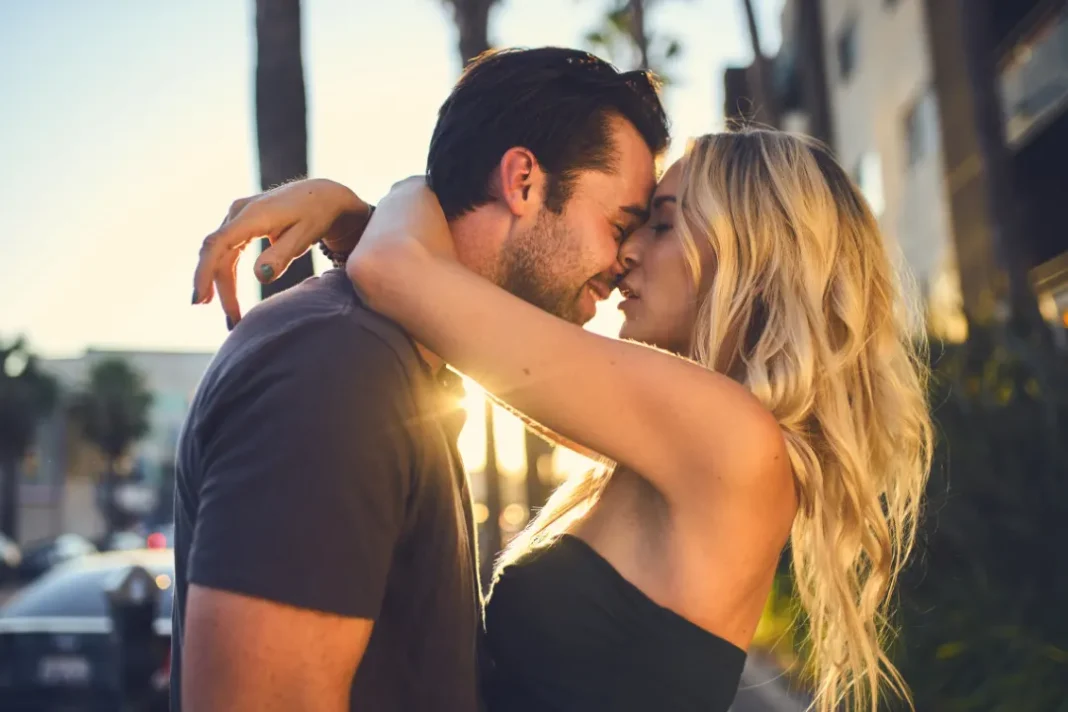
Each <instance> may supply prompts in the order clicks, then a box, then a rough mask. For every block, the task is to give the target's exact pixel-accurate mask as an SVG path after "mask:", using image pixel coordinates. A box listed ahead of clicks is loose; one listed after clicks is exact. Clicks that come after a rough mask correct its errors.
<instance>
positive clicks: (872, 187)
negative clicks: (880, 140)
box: [853, 151, 886, 217]
mask: <svg viewBox="0 0 1068 712" xmlns="http://www.w3.org/2000/svg"><path fill="white" fill-rule="evenodd" d="M853 180H854V181H855V182H856V184H857V187H858V188H860V192H861V193H863V194H864V198H865V199H867V201H868V206H869V207H870V208H871V211H872V212H873V213H874V214H875V217H880V216H882V214H883V211H884V210H885V209H886V196H885V195H884V194H883V160H882V158H881V157H880V156H879V154H878V153H877V152H876V151H867V152H865V153H863V154H861V156H860V158H859V159H857V164H856V166H854V168H853Z"/></svg>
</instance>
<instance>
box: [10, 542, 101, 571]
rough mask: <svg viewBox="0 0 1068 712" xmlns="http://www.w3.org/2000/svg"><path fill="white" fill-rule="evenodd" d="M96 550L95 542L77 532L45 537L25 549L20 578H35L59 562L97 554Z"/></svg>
mask: <svg viewBox="0 0 1068 712" xmlns="http://www.w3.org/2000/svg"><path fill="white" fill-rule="evenodd" d="M96 551H97V548H96V546H94V545H93V542H91V541H89V540H88V539H86V538H85V537H82V536H78V535H77V534H60V535H59V536H57V537H55V538H53V539H43V540H41V541H38V542H35V543H33V544H30V545H28V546H27V547H26V548H25V549H23V551H22V565H21V566H20V567H19V578H21V579H22V580H24V581H29V580H32V579H35V578H37V577H38V576H40V575H41V574H43V573H45V572H46V571H48V570H49V569H51V568H52V567H53V566H56V565H57V564H62V563H64V562H67V561H70V560H71V559H76V558H78V557H81V556H86V555H87V554H95V553H96Z"/></svg>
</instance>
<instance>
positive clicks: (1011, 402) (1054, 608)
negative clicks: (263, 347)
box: [895, 330, 1068, 712]
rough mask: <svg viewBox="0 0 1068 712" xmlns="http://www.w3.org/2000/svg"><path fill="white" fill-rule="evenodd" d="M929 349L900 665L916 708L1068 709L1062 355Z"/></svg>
mask: <svg viewBox="0 0 1068 712" xmlns="http://www.w3.org/2000/svg"><path fill="white" fill-rule="evenodd" d="M1010 338H1011V337H1009V336H1005V335H1004V333H1003V332H994V331H989V330H979V331H975V332H973V334H972V336H971V337H970V338H969V340H968V342H967V343H965V344H962V345H954V346H948V347H946V348H944V349H940V348H933V349H932V365H933V374H932V375H933V377H932V382H931V407H932V412H933V414H934V418H935V422H936V428H937V435H938V441H937V447H936V452H935V466H934V468H933V471H932V473H931V481H930V485H929V487H928V490H927V494H928V500H927V507H926V514H925V517H924V520H923V522H922V524H921V535H920V537H919V540H918V544H917V551H916V555H915V556H914V559H913V561H912V563H911V565H910V567H909V569H908V570H907V572H906V573H905V575H904V576H903V578H902V585H901V588H900V593H899V618H900V637H899V639H898V641H897V645H896V649H895V660H896V662H897V664H898V666H899V667H900V668H901V671H902V673H903V674H904V676H905V679H906V680H907V681H908V682H909V685H910V686H911V687H912V690H913V694H914V696H915V701H916V708H917V709H918V710H920V711H921V712H927V711H928V710H931V711H937V712H957V711H962V712H963V711H964V710H968V711H971V710H983V711H987V710H990V711H1001V710H1004V711H1005V712H1009V711H1011V712H1032V711H1033V712H1055V711H1059V710H1064V711H1066V712H1068V608H1066V605H1068V428H1066V424H1068V392H1066V390H1065V385H1064V384H1065V382H1066V381H1065V361H1064V354H1056V353H1051V352H1050V351H1049V350H1048V349H1046V348H1043V347H1041V346H1039V345H1035V344H1030V343H1025V342H1015V343H1014V342H1010V341H1008V339H1010Z"/></svg>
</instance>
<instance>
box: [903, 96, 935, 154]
mask: <svg viewBox="0 0 1068 712" xmlns="http://www.w3.org/2000/svg"><path fill="white" fill-rule="evenodd" d="M937 142H938V107H937V106H936V105H935V96H934V92H933V91H931V89H930V88H928V89H926V90H925V91H924V92H923V94H921V95H920V97H919V98H918V99H916V101H914V102H913V103H912V106H910V107H909V109H908V112H907V113H906V114H905V154H906V156H907V157H908V165H909V167H910V168H911V167H912V166H914V165H916V164H917V163H919V162H920V161H921V160H923V158H924V157H925V156H926V155H927V154H929V153H930V152H931V151H932V150H933V149H934V147H935V145H936V144H937Z"/></svg>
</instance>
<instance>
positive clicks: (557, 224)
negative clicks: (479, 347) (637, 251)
mask: <svg viewBox="0 0 1068 712" xmlns="http://www.w3.org/2000/svg"><path fill="white" fill-rule="evenodd" d="M498 274H499V275H500V277H501V286H502V287H504V289H506V290H508V291H509V292H511V293H512V294H514V295H515V296H517V297H519V298H520V299H522V300H523V301H525V302H528V303H530V304H532V305H534V306H536V307H538V308H539V309H542V310H543V311H547V312H549V313H550V314H553V315H555V316H558V317H560V318H561V319H566V320H567V321H570V322H571V323H573V324H578V325H580V326H581V325H582V323H583V321H584V319H583V317H582V314H581V309H580V306H579V300H580V297H581V293H582V288H583V286H584V285H585V284H586V279H587V278H586V277H584V276H583V275H582V251H581V244H580V242H579V240H578V239H577V237H576V236H575V235H574V234H573V232H572V231H571V230H570V229H569V227H568V225H567V224H566V222H565V221H564V219H563V218H562V217H561V216H560V215H557V214H555V213H553V212H551V211H550V210H548V209H547V208H542V210H541V212H540V213H539V214H538V217H537V220H535V222H534V226H533V227H531V228H530V229H529V230H526V231H524V232H521V233H517V234H514V235H512V236H511V237H510V238H509V239H508V240H507V241H506V242H505V243H504V246H503V247H502V249H501V256H500V271H499V272H498Z"/></svg>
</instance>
